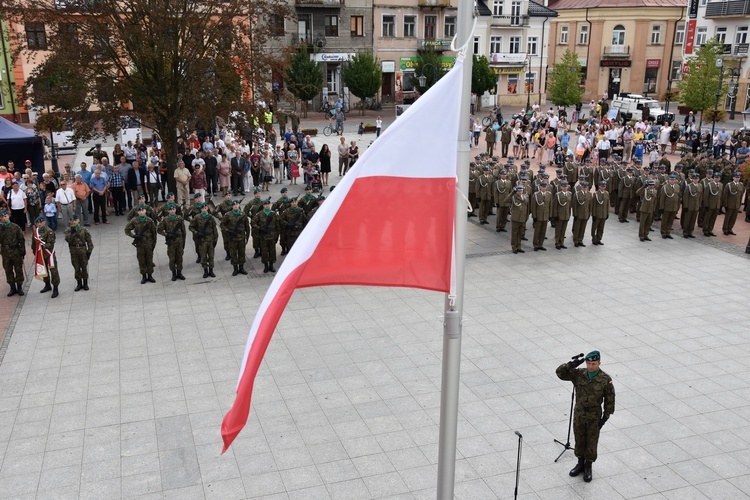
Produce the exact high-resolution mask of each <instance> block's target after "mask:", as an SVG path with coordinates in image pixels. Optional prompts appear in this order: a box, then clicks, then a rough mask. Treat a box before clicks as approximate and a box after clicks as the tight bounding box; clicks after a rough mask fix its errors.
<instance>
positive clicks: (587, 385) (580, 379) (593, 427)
mask: <svg viewBox="0 0 750 500" xmlns="http://www.w3.org/2000/svg"><path fill="white" fill-rule="evenodd" d="M584 361H586V368H577V367H578V365H580V364H581V363H583V362H584ZM600 365H601V354H600V353H599V351H591V352H590V353H588V354H587V355H586V357H585V358H577V359H575V360H574V361H568V362H567V363H563V364H561V365H560V366H558V367H557V370H556V374H557V377H558V378H559V379H560V380H569V381H570V382H572V383H573V387H574V390H575V396H576V404H575V409H574V411H573V435H574V436H575V442H576V444H575V449H574V450H573V451H574V453H575V456H576V457H577V458H578V464H576V466H575V467H573V469H571V471H570V473H569V474H570V475H571V476H572V477H576V476H578V475H579V474H580V473H581V472H583V480H584V481H586V482H587V483H588V482H590V481H591V479H592V470H591V469H592V464H593V462H595V461H596V458H597V455H598V447H599V432H600V431H601V428H602V427H603V426H604V424H605V423H606V422H607V420H609V417H610V416H611V415H612V414H613V413H614V412H615V386H614V385H613V384H612V378H611V377H610V376H609V375H607V374H606V373H605V372H604V371H603V370H601V368H600ZM602 407H603V411H602Z"/></svg>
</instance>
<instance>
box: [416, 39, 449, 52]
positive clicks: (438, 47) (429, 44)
mask: <svg viewBox="0 0 750 500" xmlns="http://www.w3.org/2000/svg"><path fill="white" fill-rule="evenodd" d="M430 49H432V50H434V51H435V52H444V51H446V50H451V40H450V39H440V38H438V39H434V38H433V39H426V38H418V39H417V50H430Z"/></svg>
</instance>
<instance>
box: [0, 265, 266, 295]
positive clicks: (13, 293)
mask: <svg viewBox="0 0 750 500" xmlns="http://www.w3.org/2000/svg"><path fill="white" fill-rule="evenodd" d="M266 269H268V267H266ZM17 293H18V290H16V284H15V283H11V284H10V291H9V292H8V297H13V296H14V295H15V294H17Z"/></svg>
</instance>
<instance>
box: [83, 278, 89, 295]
mask: <svg viewBox="0 0 750 500" xmlns="http://www.w3.org/2000/svg"><path fill="white" fill-rule="evenodd" d="M83 290H84V291H85V292H88V291H89V280H88V279H85V280H83Z"/></svg>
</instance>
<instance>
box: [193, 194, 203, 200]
mask: <svg viewBox="0 0 750 500" xmlns="http://www.w3.org/2000/svg"><path fill="white" fill-rule="evenodd" d="M202 196H203V195H202V194H200V193H195V194H194V195H193V199H194V200H197V199H198V198H200V197H202Z"/></svg>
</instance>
